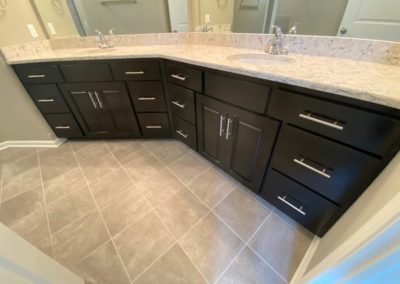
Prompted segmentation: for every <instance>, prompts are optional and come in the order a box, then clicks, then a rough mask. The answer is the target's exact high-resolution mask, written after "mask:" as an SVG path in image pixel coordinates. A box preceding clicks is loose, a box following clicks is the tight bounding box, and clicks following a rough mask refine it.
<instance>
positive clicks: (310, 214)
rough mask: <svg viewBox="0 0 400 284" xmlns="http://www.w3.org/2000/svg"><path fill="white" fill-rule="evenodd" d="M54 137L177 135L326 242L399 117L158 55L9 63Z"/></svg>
mask: <svg viewBox="0 0 400 284" xmlns="http://www.w3.org/2000/svg"><path fill="white" fill-rule="evenodd" d="M13 68H14V70H15V72H16V73H17V75H18V77H19V78H20V80H21V81H22V83H23V84H24V86H25V88H26V89H27V91H28V93H29V94H30V96H31V97H32V99H33V101H34V102H35V104H36V105H37V107H38V108H39V110H40V111H41V112H42V114H43V116H44V117H45V119H46V120H47V122H48V124H49V125H50V126H51V127H52V129H53V130H54V132H55V133H56V134H57V136H58V137H63V138H70V139H86V138H94V139H97V138H100V139H112V138H142V139H143V138H145V139H163V138H176V139H178V140H180V141H182V142H183V143H185V144H187V145H188V146H189V147H191V148H192V149H194V150H196V151H198V153H199V154H200V155H202V156H204V157H205V158H206V159H208V160H209V161H211V162H212V163H214V164H215V165H216V166H218V167H219V168H221V169H223V170H224V171H225V172H227V173H228V174H229V175H231V176H233V177H234V178H236V179H237V180H238V181H239V182H241V183H242V184H244V185H245V186H247V187H248V188H250V189H251V190H253V191H254V192H256V193H257V194H259V195H261V196H262V197H263V198H264V199H266V200H267V201H269V202H270V203H271V204H273V205H274V206H276V207H277V208H278V209H280V210H281V211H283V212H284V213H286V214H287V215H289V216H290V217H291V218H293V219H294V220H296V221H297V222H298V223H300V224H302V225H303V226H304V227H306V228H307V229H308V230H310V231H311V232H313V233H314V234H316V235H318V236H323V235H324V234H325V233H326V232H327V231H328V230H329V228H330V227H332V226H333V224H334V223H335V222H336V221H337V220H338V219H339V218H340V216H341V215H343V213H344V212H345V211H346V210H347V209H348V208H349V207H350V206H351V205H352V204H353V202H354V201H355V200H356V199H357V198H358V197H359V196H360V195H361V193H362V192H363V191H364V190H365V189H366V188H367V187H368V185H369V184H370V183H371V182H372V181H373V180H374V179H375V178H376V177H377V175H378V174H379V173H380V172H381V171H382V169H383V168H384V167H385V166H386V165H387V164H388V163H389V161H390V160H391V159H392V157H393V156H394V155H395V154H396V153H397V152H398V150H399V149H400V111H399V110H396V109H393V108H389V107H385V106H381V105H377V104H373V103H369V102H365V101H359V100H356V99H352V98H347V97H343V96H338V95H334V94H329V93H324V92H320V91H315V90H311V89H304V88H300V87H296V86H291V85H286V84H282V83H276V82H271V81H266V80H261V79H256V78H251V77H246V76H242V75H237V74H232V73H227V72H223V71H217V70H213V69H210V68H204V67H200V66H194V65H188V64H184V63H180V62H174V61H169V60H164V59H121V60H95V61H73V62H49V63H30V64H16V65H13Z"/></svg>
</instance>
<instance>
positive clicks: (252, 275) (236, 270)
mask: <svg viewBox="0 0 400 284" xmlns="http://www.w3.org/2000/svg"><path fill="white" fill-rule="evenodd" d="M217 283H218V284H265V283H271V284H285V283H286V281H284V280H283V279H282V278H281V277H280V276H279V275H278V274H277V273H276V272H275V271H273V270H272V269H271V268H270V267H269V266H268V265H267V264H265V263H264V261H262V260H261V258H259V257H258V256H257V255H256V254H255V253H254V252H252V251H251V250H250V249H249V248H248V247H245V248H244V249H243V250H242V252H241V253H240V255H239V256H238V258H237V259H236V260H235V261H234V262H233V263H232V265H231V266H230V267H229V269H228V270H227V271H226V272H225V273H224V275H223V276H222V278H221V279H220V280H219V281H218V282H217Z"/></svg>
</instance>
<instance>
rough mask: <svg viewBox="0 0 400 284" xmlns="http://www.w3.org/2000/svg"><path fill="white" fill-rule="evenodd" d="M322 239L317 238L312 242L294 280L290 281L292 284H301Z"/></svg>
mask: <svg viewBox="0 0 400 284" xmlns="http://www.w3.org/2000/svg"><path fill="white" fill-rule="evenodd" d="M320 240H321V239H320V238H319V237H317V236H315V237H314V238H313V240H312V241H311V244H310V246H309V247H308V249H307V251H306V253H305V255H304V257H303V259H302V261H301V262H300V265H299V267H298V268H297V270H296V272H295V274H294V275H293V278H292V280H291V281H290V284H299V283H301V279H302V278H303V276H304V275H305V273H306V271H307V267H308V264H309V263H310V261H311V259H312V257H313V256H314V253H315V250H316V249H317V247H318V244H319V242H320Z"/></svg>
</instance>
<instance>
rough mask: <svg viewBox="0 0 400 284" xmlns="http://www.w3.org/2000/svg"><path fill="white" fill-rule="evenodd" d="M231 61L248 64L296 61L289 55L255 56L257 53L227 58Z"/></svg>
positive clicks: (273, 63)
mask: <svg viewBox="0 0 400 284" xmlns="http://www.w3.org/2000/svg"><path fill="white" fill-rule="evenodd" d="M227 58H228V59H229V60H233V61H240V62H242V63H247V64H256V65H257V64H269V65H275V64H289V63H293V62H294V61H295V60H294V59H293V58H290V57H288V56H287V55H274V54H267V53H265V54H255V53H244V54H234V55H230V56H228V57H227Z"/></svg>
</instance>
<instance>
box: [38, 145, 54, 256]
mask: <svg viewBox="0 0 400 284" xmlns="http://www.w3.org/2000/svg"><path fill="white" fill-rule="evenodd" d="M35 151H36V158H37V160H38V164H39V173H40V180H41V184H42V185H41V187H42V194H43V196H42V199H43V208H44V212H45V214H46V221H47V230H48V232H49V241H50V246H51V253H52V256H53V258H54V259H56V255H55V249H54V244H53V235H52V233H51V229H50V219H49V212H48V210H47V202H46V192H45V190H44V182H43V174H42V166H41V163H40V156H39V152H38V151H37V149H35Z"/></svg>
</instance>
